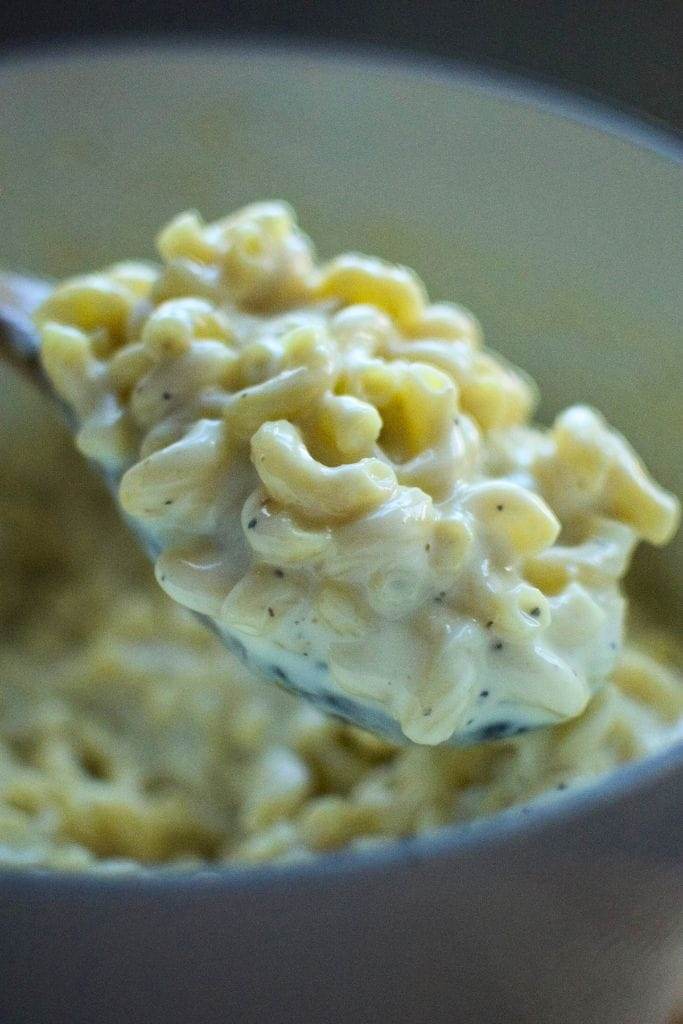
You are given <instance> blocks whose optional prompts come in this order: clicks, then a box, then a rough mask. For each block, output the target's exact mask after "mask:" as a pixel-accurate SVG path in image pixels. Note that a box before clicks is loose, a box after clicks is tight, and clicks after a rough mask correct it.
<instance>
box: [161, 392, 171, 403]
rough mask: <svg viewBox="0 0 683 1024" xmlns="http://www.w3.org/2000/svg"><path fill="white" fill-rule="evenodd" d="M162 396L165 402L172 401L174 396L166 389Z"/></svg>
mask: <svg viewBox="0 0 683 1024" xmlns="http://www.w3.org/2000/svg"><path fill="white" fill-rule="evenodd" d="M161 397H162V398H163V400H164V401H165V402H170V401H171V398H172V397H173V395H172V394H171V392H170V391H164V393H163V395H162V396H161Z"/></svg>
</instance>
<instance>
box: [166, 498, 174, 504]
mask: <svg viewBox="0 0 683 1024" xmlns="http://www.w3.org/2000/svg"><path fill="white" fill-rule="evenodd" d="M172 504H173V499H172V498H167V499H166V501H165V502H164V505H172Z"/></svg>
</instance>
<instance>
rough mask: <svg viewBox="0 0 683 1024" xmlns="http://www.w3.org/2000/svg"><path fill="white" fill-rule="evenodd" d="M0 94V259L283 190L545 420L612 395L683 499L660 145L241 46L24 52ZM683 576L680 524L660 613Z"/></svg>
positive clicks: (73, 248)
mask: <svg viewBox="0 0 683 1024" xmlns="http://www.w3.org/2000/svg"><path fill="white" fill-rule="evenodd" d="M0 94H1V95H2V97H3V102H2V104H0V181H2V197H1V199H0V201H1V202H2V214H3V217H2V222H3V227H2V233H1V235H0V266H3V265H4V266H6V267H12V268H15V269H18V270H24V271H29V272H33V273H37V274H41V275H47V276H55V277H58V276H63V275H65V274H70V273H73V272H76V271H80V270H83V269H86V268H92V267H96V266H98V265H102V264H106V263H108V262H111V261H113V260H116V259H120V258H124V257H130V256H145V257H147V256H151V255H153V252H152V248H151V241H150V240H151V239H152V238H153V237H154V235H155V233H156V232H157V230H158V228H159V227H160V226H161V225H162V224H163V223H164V222H165V220H166V219H167V218H168V217H170V216H171V215H172V214H173V213H175V212H177V211H178V210H180V209H183V208H187V207H196V208H198V209H199V210H201V212H202V213H203V214H204V215H205V216H206V217H207V218H210V217H214V216H217V215H220V214H222V213H224V212H226V211H228V210H230V209H231V208H233V207H235V206H237V205H239V204H242V203H244V202H248V201H250V200H254V199H257V198H262V197H271V196H278V197H283V198H287V199H288V200H289V201H290V202H291V203H292V204H293V205H295V206H296V207H297V209H298V211H299V214H300V219H301V222H302V224H303V226H304V227H305V229H306V230H307V231H308V232H309V233H310V234H311V235H312V236H313V237H314V239H316V241H317V243H318V245H319V249H320V251H321V253H322V254H323V255H325V254H331V253H332V252H334V251H338V250H340V249H344V248H355V249H362V250H366V251H369V252H374V253H378V254H381V255H384V256H386V257H388V258H390V259H396V260H400V261H402V262H404V263H407V264H408V265H410V266H413V267H415V268H416V269H417V270H418V271H419V272H420V273H421V275H422V276H423V277H424V279H425V281H426V282H427V285H428V287H429V289H430V292H431V294H432V295H433V297H435V298H454V299H456V300H458V301H461V302H462V303H464V304H465V305H467V306H469V307H470V308H472V309H473V310H474V311H475V312H476V313H477V314H478V316H479V317H480V319H481V320H482V322H483V325H484V329H485V332H486V335H487V338H488V341H489V344H491V345H492V346H493V347H495V348H497V349H499V350H501V351H502V352H504V353H505V354H506V355H507V356H509V357H510V358H511V359H512V360H513V361H515V362H517V363H519V364H520V365H522V366H524V367H525V368H527V369H528V370H529V371H530V372H531V373H532V374H533V375H534V376H535V377H536V378H537V380H538V381H539V383H540V386H541V390H542V393H543V402H542V406H541V410H540V414H541V417H542V418H544V419H547V418H548V417H551V416H552V415H553V414H554V413H555V412H556V411H557V410H558V409H560V408H561V407H563V406H565V405H567V404H569V403H571V402H574V401H578V400H581V401H588V402H590V403H592V404H595V405H596V406H598V407H599V408H601V409H602V410H603V411H604V412H605V413H606V414H607V415H608V417H609V418H610V419H611V420H612V422H613V423H614V424H615V425H616V426H618V427H619V428H620V429H622V430H623V431H624V432H625V433H626V434H627V435H628V436H629V437H630V438H631V440H632V441H633V442H634V444H635V445H636V447H637V448H638V450H639V451H640V452H641V454H642V455H643V457H644V458H645V460H646V461H647V463H648V464H649V466H650V467H651V468H652V470H653V472H654V473H655V475H656V476H657V477H658V478H659V479H660V480H661V481H662V482H664V483H666V485H667V486H669V487H670V488H672V489H673V490H675V491H677V492H678V493H679V494H680V493H681V492H683V459H681V433H682V428H683V398H682V396H681V390H682V389H681V380H682V379H683V375H682V372H681V371H682V368H683V362H682V357H681V352H682V348H681V339H680V335H679V333H678V330H679V328H678V314H679V309H678V290H679V286H680V280H681V277H682V272H683V264H682V260H681V253H680V247H678V246H677V244H676V237H675V231H674V225H675V224H676V223H678V221H679V216H680V201H681V175H680V167H679V166H678V165H677V164H676V163H675V162H674V161H673V160H671V159H669V158H668V157H667V156H665V155H663V154H660V153H658V152H656V151H655V149H650V148H648V147H647V146H644V145H641V144H638V143H636V142H634V141H630V140H629V139H628V138H624V137H620V136H619V134H615V133H614V132H613V131H610V130H600V129H597V128H595V127H591V126H590V125H589V124H587V123H583V122H582V121H581V120H574V119H572V118H570V117H567V116H565V115H564V114H562V113H557V112H554V111H552V110H550V109H549V108H548V107H547V106H543V105H539V104H538V103H537V102H536V101H534V100H533V99H530V100H528V101H527V100H524V99H523V98H522V99H520V98H519V96H518V95H515V94H514V93H513V92H511V91H509V90H506V87H505V86H504V85H496V84H495V83H493V84H489V85H486V84H484V85H482V84H481V83H478V82H477V81H475V80H473V79H472V78H471V77H468V76H463V75H458V74H455V75H450V74H445V73H441V72H437V71H435V70H433V69H431V68H428V67H426V66H422V65H419V64H416V65H414V66H412V67H411V66H410V65H408V66H402V65H400V64H395V63H391V62H382V63H375V64H373V63H365V62H363V61H362V60H358V59H356V58H349V57H344V56H341V55H340V56H332V57H328V56H324V55H320V54H312V53H303V52H294V51H279V52H278V51H276V50H270V49H265V48H261V49H258V48H254V47H249V48H248V47H246V46H241V47H240V46H233V47H230V48H226V47H218V46H216V47H209V46H206V47H203V48H202V47H197V48H171V47H165V48H164V47H157V48H150V49H146V50H143V49H137V50H136V49H112V50H109V51H96V50H81V51H78V52H75V53H72V54H67V55H64V56H54V57H52V56H49V55H48V56H41V57H29V56H26V57H16V58H12V59H8V60H6V61H5V63H4V65H3V66H2V67H1V68H0ZM0 386H4V387H5V389H6V387H7V383H6V382H5V384H4V385H2V383H1V382H0ZM14 394H15V399H14V402H15V404H16V403H17V402H23V401H24V400H25V393H24V392H23V391H16V389H15V391H14ZM1 400H2V401H3V404H4V408H5V409H8V406H7V403H6V392H3V397H2V399H1ZM8 415H9V413H8ZM36 415H37V414H36ZM37 423H38V420H37V419H34V420H32V421H31V423H30V424H27V425H25V428H24V429H25V430H27V431H29V432H30V431H31V430H35V429H38V427H37ZM2 434H3V435H4V436H5V438H8V437H9V434H10V432H9V431H7V432H5V431H3V432H2ZM12 443H13V446H14V447H15V450H16V444H17V440H16V435H15V436H14V437H13V441H12ZM681 569H683V540H681V538H680V537H679V539H678V540H677V541H676V542H675V543H674V545H673V546H672V547H671V548H669V549H667V552H666V554H664V555H662V554H661V553H658V552H647V553H645V554H644V555H643V556H642V558H641V559H640V560H639V571H640V572H645V573H647V585H646V587H645V589H646V591H647V592H648V593H650V594H651V595H657V609H658V612H660V613H661V611H662V608H664V607H666V608H667V609H675V608H676V606H677V604H678V602H679V601H680V597H681V595H682V594H683V572H681ZM668 614H672V613H668Z"/></svg>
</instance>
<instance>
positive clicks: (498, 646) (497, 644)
mask: <svg viewBox="0 0 683 1024" xmlns="http://www.w3.org/2000/svg"><path fill="white" fill-rule="evenodd" d="M491 648H492V649H493V650H494V651H502V650H503V641H502V640H494V642H493V643H492V644H491Z"/></svg>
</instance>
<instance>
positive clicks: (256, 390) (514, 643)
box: [38, 202, 679, 855]
mask: <svg viewBox="0 0 683 1024" xmlns="http://www.w3.org/2000/svg"><path fill="white" fill-rule="evenodd" d="M158 249H159V253H160V256H161V260H162V263H161V265H160V266H150V265H147V264H141V263H123V264H121V263H119V264H116V265H115V266H113V267H111V268H109V269H108V270H105V271H103V272H101V273H99V274H93V275H89V276H86V277H81V278H77V279H75V280H73V281H67V282H65V283H64V284H62V285H59V286H58V287H57V288H56V289H55V291H54V293H53V294H52V295H51V296H50V297H49V298H48V300H47V302H46V303H45V304H44V306H43V307H42V308H41V310H39V312H38V323H39V325H40V327H41V331H42V337H43V348H42V354H43V361H44V366H45V369H46V372H47V374H48V376H49V377H50V379H51V380H52V381H53V383H54V386H55V388H56V389H57V390H58V392H59V393H60V395H61V396H62V397H63V398H64V399H65V401H66V402H67V403H68V404H69V405H70V406H71V408H72V411H73V413H74V415H75V417H76V419H77V420H78V434H77V440H78V445H79V447H80V448H81V450H82V451H84V452H85V453H86V454H88V455H89V456H90V457H91V458H93V459H96V460H98V461H99V462H101V463H102V464H104V465H106V467H107V470H108V471H109V473H110V475H112V476H113V477H115V478H120V490H119V494H120V500H121V504H122V506H123V508H124V510H125V511H126V513H127V514H128V515H129V516H130V517H132V519H133V520H134V521H135V523H136V524H137V526H138V527H139V528H140V529H142V530H143V532H144V534H145V537H146V540H147V543H148V545H149V546H150V547H151V548H153V549H155V550H158V552H159V556H158V559H157V565H156V572H157V578H158V580H159V582H160V584H161V586H162V587H163V588H164V589H165V590H166V591H167V593H169V594H170V595H171V596H173V597H174V598H175V599H176V600H178V601H180V602H181V603H182V604H185V605H187V606H188V607H190V608H192V609H194V610H198V611H201V612H203V613H204V614H207V615H210V616H213V617H214V618H215V619H216V622H217V624H218V626H219V628H220V629H222V630H223V632H224V634H225V633H227V634H229V638H230V639H231V640H233V641H235V642H238V643H239V642H242V643H245V644H246V645H247V646H248V647H249V650H250V651H251V652H252V653H253V654H254V656H255V657H256V658H257V660H260V661H261V662H262V663H263V664H266V665H268V664H272V663H273V659H274V658H275V657H279V658H283V659H286V657H287V656H288V655H290V654H291V655H294V654H296V655H297V656H298V657H299V658H300V659H304V658H308V659H309V660H308V663H307V664H308V665H310V666H313V668H312V670H311V671H312V672H313V673H317V675H316V680H317V683H319V685H320V688H322V689H324V690H326V691H332V692H334V691H335V690H336V689H338V690H339V691H340V694H341V695H346V696H350V697H352V698H353V699H354V700H357V701H358V702H359V703H361V704H366V705H367V706H368V707H369V708H370V709H371V710H377V709H378V708H381V710H382V711H383V712H384V713H385V714H386V715H387V716H388V717H389V718H390V719H392V720H393V721H394V723H396V724H397V726H398V727H400V729H402V730H403V732H404V734H405V735H406V737H408V738H409V739H411V740H413V741H415V742H417V743H424V744H437V743H441V742H444V741H446V740H448V739H449V738H452V737H457V736H462V735H463V734H464V735H465V736H467V737H468V738H469V739H475V738H476V737H478V736H485V737H486V736H490V735H498V734H503V733H505V732H514V730H515V729H519V728H524V729H525V728H531V727H534V726H537V725H549V724H551V725H552V724H555V723H557V722H560V721H563V720H565V719H568V718H571V717H572V716H578V715H580V714H581V713H582V712H583V711H584V709H585V708H586V707H587V705H588V704H589V702H590V700H591V696H592V695H593V694H594V693H597V692H598V691H599V690H600V688H601V687H602V686H603V685H604V683H605V680H606V679H608V678H609V677H610V675H611V674H612V673H613V672H614V670H615V666H616V665H617V663H618V659H619V657H620V655H621V652H622V651H623V649H624V626H623V621H624V599H623V595H622V592H621V580H622V578H623V577H624V575H625V574H626V572H627V569H628V566H629V562H630V559H631V556H632V554H633V551H634V549H635V546H636V545H637V543H638V542H639V541H640V540H647V541H649V542H651V543H657V544H660V543H664V542H666V541H667V540H668V539H669V538H670V537H671V536H672V534H673V531H674V530H675V528H676V525H677V522H678V513H679V509H678V502H677V501H676V499H675V498H673V497H672V496H671V495H669V494H667V493H666V492H665V491H664V490H662V489H661V488H660V487H659V486H658V485H657V484H656V483H654V481H652V480H651V478H650V477H649V476H648V474H647V472H646V470H645V469H644V467H643V466H642V464H641V463H640V461H639V460H638V458H637V456H636V455H635V453H634V452H633V450H632V449H631V448H630V447H629V445H628V444H627V442H626V441H625V440H624V439H623V438H621V437H620V435H618V434H616V433H615V432H614V431H612V430H611V429H610V428H609V427H608V425H607V424H606V423H605V421H604V420H603V419H602V418H601V417H600V416H599V414H597V413H595V412H594V411H592V410H590V409H587V408H584V407H582V406H576V407H573V408H571V409H568V410H566V411H565V412H564V413H562V414H561V415H560V416H559V417H558V418H557V420H556V421H555V423H554V424H553V426H552V427H551V428H550V429H549V430H544V429H543V428H542V427H539V426H536V425H535V424H533V423H532V422H531V416H532V413H533V409H534V406H535V403H536V399H537V393H536V388H535V385H534V384H533V382H532V381H531V380H529V379H528V378H527V377H526V375H525V374H524V373H523V372H522V371H520V370H517V369H516V368H514V367H512V366H510V365H509V364H508V363H507V362H506V361H505V360H504V359H503V358H502V357H500V356H498V355H496V354H494V353H493V352H490V351H488V350H486V349H485V348H484V347H483V338H482V332H481V328H480V326H479V325H478V323H477V321H476V320H475V319H474V317H473V316H472V315H471V314H470V313H468V312H467V311H466V310H464V309H463V308H461V307H459V306H457V305H455V304H452V303H447V302H436V303H434V302H430V301H429V299H428V296H427V293H426V289H425V288H424V286H423V284H422V282H421V281H420V280H419V278H418V277H417V276H416V275H415V274H414V273H413V272H412V271H410V270H408V269H407V268H405V267H402V266H396V265H392V264H389V263H387V262H385V261H383V260H381V259H378V258H375V257H372V256H365V255H360V254H354V253H347V254H342V255H340V256H337V257H334V258H332V259H331V260H329V261H327V262H325V263H322V264H319V263H317V262H316V259H315V254H314V251H313V247H312V244H311V242H310V240H309V239H308V238H307V236H306V235H305V234H304V233H303V232H302V231H301V230H300V228H299V227H298V225H297V223H296V219H295V216H294V213H293V211H292V210H291V209H290V208H289V207H288V206H287V205H286V204H284V203H278V202H263V203H255V204H252V205H251V206H247V207H245V208H244V209H242V210H238V211H236V212H235V213H233V214H231V215H229V216H228V217H225V218H223V219H221V220H218V221H216V222H214V223H205V222H204V221H203V220H202V219H201V217H200V216H199V214H197V213H193V212H190V213H185V214H181V215H180V216H179V217H177V218H175V219H174V220H173V221H172V222H171V224H170V225H168V226H167V227H166V228H165V229H164V230H163V231H162V232H161V234H160V235H159V238H158ZM279 574H280V575H279ZM259 645H260V646H259ZM254 652H256V653H254ZM282 675H285V673H284V672H282ZM624 678H626V677H624ZM629 678H631V677H629ZM605 713H606V712H605ZM595 721H596V722H597V715H596V717H595ZM596 728H597V726H596ZM627 731H628V730H627ZM622 734H623V730H622V733H621V734H620V735H621V739H619V742H620V743H622V742H623V744H624V749H626V747H628V744H629V743H630V741H627V740H626V739H624V737H623V735H622ZM615 742H617V741H616V740H615ZM629 749H630V748H629ZM633 749H634V750H635V747H634V748H633ZM271 825H272V827H273V829H274V830H275V831H274V832H273V834H272V836H271V838H270V839H269V840H266V839H265V838H264V839H263V844H264V845H261V846H260V847H259V849H260V850H261V853H260V854H259V855H263V850H264V849H267V848H269V847H268V843H269V842H272V844H273V848H274V847H279V846H281V845H282V844H283V843H284V842H285V836H286V834H287V833H286V832H283V831H282V830H281V829H278V828H276V823H274V822H273V823H271V822H270V821H269V822H268V828H271ZM373 827H374V826H373ZM264 828H265V824H264ZM368 828H370V826H368ZM315 842H316V843H318V842H320V843H323V845H324V842H326V840H323V839H320V840H316V841H315ZM254 855H256V854H254Z"/></svg>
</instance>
